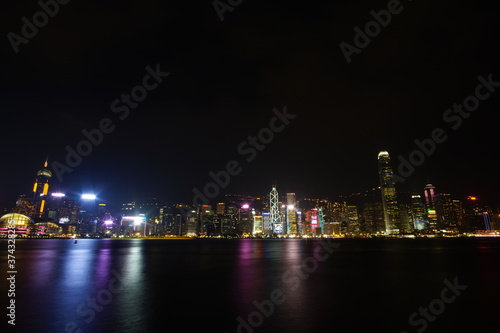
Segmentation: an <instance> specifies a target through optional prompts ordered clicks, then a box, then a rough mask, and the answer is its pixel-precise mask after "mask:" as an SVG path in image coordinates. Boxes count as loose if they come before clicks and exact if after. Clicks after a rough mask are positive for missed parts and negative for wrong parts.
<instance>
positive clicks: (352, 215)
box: [1, 151, 500, 237]
mask: <svg viewBox="0 0 500 333" xmlns="http://www.w3.org/2000/svg"><path fill="white" fill-rule="evenodd" d="M377 161H378V176H379V182H380V184H379V185H380V186H379V187H375V188H371V189H369V190H366V191H364V192H362V193H351V194H348V195H342V196H338V197H336V198H321V199H318V198H307V197H303V196H301V195H300V194H299V195H298V196H297V194H296V193H295V192H285V193H283V192H280V191H278V188H279V187H278V186H277V183H276V181H273V182H272V183H271V185H270V189H269V191H270V192H267V194H264V193H263V194H262V195H259V196H258V197H255V196H251V195H241V194H227V193H223V194H221V192H223V191H224V189H225V187H226V186H227V184H228V183H229V182H230V180H231V176H234V175H237V174H238V172H237V168H236V167H235V165H236V164H234V163H228V168H227V171H220V172H218V173H211V177H212V182H210V183H207V184H206V185H205V186H204V187H203V188H202V190H201V191H200V190H199V189H197V188H194V189H193V193H194V196H193V199H192V201H188V202H183V201H172V202H167V201H164V200H162V199H160V198H139V199H134V200H129V201H126V202H121V203H120V204H117V203H112V202H109V201H107V200H106V198H105V197H102V196H101V195H100V194H99V193H95V192H93V191H87V192H83V193H80V194H77V193H75V192H73V193H71V192H68V193H67V194H66V193H63V192H58V191H53V190H49V189H52V187H51V181H52V180H53V178H54V175H53V173H52V172H51V171H50V170H49V162H48V161H47V160H46V161H45V162H44V164H43V168H42V169H40V170H39V171H38V172H37V173H36V177H35V181H34V183H33V188H32V195H31V196H30V195H26V194H22V195H20V196H19V197H18V199H17V201H16V205H15V208H11V209H7V210H5V209H4V212H5V213H8V214H5V215H4V216H2V217H1V220H2V224H5V223H6V222H5V221H11V220H12V219H14V220H15V221H17V222H16V223H17V224H18V227H17V228H18V231H19V232H20V233H23V234H29V235H35V234H36V235H37V236H44V235H52V236H57V235H70V234H75V235H76V234H86V235H87V236H89V235H92V236H93V237H123V236H129V237H130V236H132V235H135V236H139V235H140V236H142V237H146V236H156V237H158V236H187V237H198V236H201V237H214V236H217V237H221V236H224V237H249V236H254V237H255V236H257V237H261V236H266V237H270V236H281V235H283V236H287V237H288V236H289V237H299V236H300V237H307V236H308V235H310V236H329V237H331V236H335V235H336V236H339V237H340V236H343V237H346V236H348V237H367V236H372V235H387V236H402V235H415V234H417V235H418V234H424V235H426V234H432V235H436V234H440V233H444V234H449V235H458V234H460V233H462V234H465V233H466V232H467V233H471V232H477V231H482V232H486V233H488V232H489V233H491V232H496V230H498V229H499V228H500V225H499V222H500V210H499V207H498V205H497V202H495V203H494V204H493V205H492V204H491V203H488V201H487V200H483V199H482V198H481V199H480V200H479V199H478V197H477V196H468V197H467V198H460V197H457V196H456V195H455V194H450V193H447V192H445V191H440V190H437V189H436V187H435V186H434V185H433V184H430V183H427V184H426V185H425V187H424V188H423V189H422V190H421V191H420V192H418V191H410V192H408V191H401V190H396V187H397V186H396V184H397V181H396V179H397V177H398V175H396V174H395V173H394V172H393V168H392V164H391V158H390V154H389V152H387V151H380V152H379V153H378V155H377ZM280 193H281V195H280ZM2 228H3V227H2ZM2 230H3V229H2Z"/></svg>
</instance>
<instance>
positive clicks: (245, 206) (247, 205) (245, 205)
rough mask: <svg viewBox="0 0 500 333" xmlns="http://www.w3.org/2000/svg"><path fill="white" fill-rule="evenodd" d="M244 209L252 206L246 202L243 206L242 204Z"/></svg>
mask: <svg viewBox="0 0 500 333" xmlns="http://www.w3.org/2000/svg"><path fill="white" fill-rule="evenodd" d="M241 208H242V209H248V208H250V205H249V204H244V205H243V206H241Z"/></svg>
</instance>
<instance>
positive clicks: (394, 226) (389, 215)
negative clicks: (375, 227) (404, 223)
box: [378, 151, 399, 234]
mask: <svg viewBox="0 0 500 333" xmlns="http://www.w3.org/2000/svg"><path fill="white" fill-rule="evenodd" d="M378 174H379V179H380V191H381V195H382V205H383V207H384V220H385V232H386V233H387V234H397V233H398V232H399V227H398V224H399V217H398V201H397V196H396V187H395V186H394V173H393V171H392V167H391V159H390V157H389V153H388V152H387V151H381V152H380V153H379V154H378Z"/></svg>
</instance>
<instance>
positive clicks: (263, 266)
mask: <svg viewBox="0 0 500 333" xmlns="http://www.w3.org/2000/svg"><path fill="white" fill-rule="evenodd" d="M340 242H341V243H342V245H341V247H340V248H339V249H338V250H336V252H335V253H334V254H332V255H331V257H330V258H328V259H327V260H326V261H324V262H320V263H318V268H317V269H316V270H315V271H314V272H312V273H310V274H308V277H307V278H306V279H302V280H300V284H299V285H298V287H297V288H295V289H293V290H292V288H290V287H291V286H290V283H287V282H286V281H284V280H283V273H284V272H286V271H288V270H291V271H294V272H295V271H297V270H300V269H301V263H302V262H303V260H304V259H305V258H307V257H311V256H312V254H313V250H314V248H315V246H316V245H317V243H316V242H315V241H312V240H309V241H304V240H299V239H294V240H292V239H290V240H251V239H242V240H193V241H173V240H169V241H148V240H140V239H135V240H93V239H80V240H79V241H78V244H73V242H72V241H70V240H22V241H19V242H18V243H17V247H16V263H17V268H18V276H17V281H16V282H17V286H18V290H16V302H17V314H18V317H17V320H18V326H17V327H16V329H17V331H19V332H53V333H56V332H57V333H59V332H66V331H67V332H71V331H73V332H77V329H81V333H85V332H164V331H167V330H169V327H170V328H171V326H169V324H168V323H172V322H176V323H180V324H182V325H184V326H185V327H186V330H188V331H191V330H203V329H204V330H210V331H220V332H224V331H225V330H226V331H228V332H230V331H233V332H234V331H235V329H236V326H237V322H236V318H237V317H238V316H241V317H245V316H247V315H248V314H249V313H250V312H252V311H255V306H254V304H253V301H258V302H261V301H263V300H266V299H269V298H270V294H271V292H272V290H274V289H277V288H278V289H281V290H283V291H284V293H285V295H286V301H285V303H283V304H282V305H279V306H276V308H275V311H274V312H273V314H272V316H270V317H269V318H266V320H265V322H264V324H263V325H262V326H261V327H259V328H258V330H256V331H255V332H275V331H286V332H303V331H310V332H324V331H325V330H331V328H332V327H335V328H336V331H340V332H342V331H353V332H355V331H362V330H366V329H373V328H374V327H375V328H377V329H378V328H380V329H384V330H385V331H401V330H403V329H405V328H407V326H408V323H407V318H408V316H409V315H410V314H411V313H412V312H413V311H416V310H418V307H419V306H420V305H422V304H425V303H426V302H427V304H428V302H429V301H430V300H432V299H433V298H435V297H436V293H437V296H439V292H440V290H441V289H442V287H443V284H442V280H443V278H445V277H446V278H448V279H453V278H454V277H455V276H459V277H460V282H461V283H465V284H467V285H470V286H471V287H470V289H469V290H470V292H469V290H467V292H465V293H464V294H463V296H460V300H459V301H457V303H456V304H453V306H450V307H449V308H447V310H446V311H447V313H450V314H449V316H448V317H444V316H443V317H442V318H440V321H439V322H436V323H433V325H434V326H433V328H435V329H440V330H441V331H448V330H449V329H455V330H456V331H460V330H461V329H469V330H472V331H473V330H474V329H477V327H475V326H473V325H478V323H480V324H481V325H484V326H485V329H484V330H483V331H485V332H486V331H491V330H488V328H489V326H487V325H489V322H488V321H487V320H486V321H485V320H482V321H479V322H477V321H475V322H474V324H472V323H473V321H472V320H473V318H475V317H474V315H473V314H474V313H475V312H476V311H478V312H479V313H481V316H482V318H490V317H491V318H494V312H495V311H494V309H497V308H498V299H499V298H500V297H499V296H500V287H499V284H498V283H497V281H498V279H499V278H500V267H499V265H496V264H494V263H495V262H497V261H498V259H499V256H500V246H499V242H498V241H496V242H494V241H490V240H423V241H410V242H407V241H394V242H386V241H379V240H374V241H371V240H368V241H363V240H351V241H349V240H342V241H340ZM5 265H6V262H5V261H3V262H1V263H0V269H2V270H4V271H5V268H6V267H5ZM110 281H115V282H116V283H115V285H114V286H122V287H123V291H122V292H120V293H110V292H109V284H110ZM2 283H3V284H2V287H4V286H6V284H5V282H3V281H2ZM484 288H486V289H487V290H488V292H487V293H482V292H481V293H478V292H474V290H486V289H484ZM107 295H111V297H112V299H111V300H110V301H109V303H106V302H105V303H106V304H104V305H99V304H98V305H99V310H97V309H93V308H92V306H91V305H89V301H92V300H93V299H99V297H101V300H104V301H106V300H108V298H106V297H104V296H107ZM103 297H104V298H103ZM395 304H397V306H395ZM77 309H79V310H80V311H79V312H77ZM89 311H92V312H93V316H91V315H90V312H89ZM360 314H363V318H364V319H363V321H360V320H359V316H360ZM91 317H92V319H91V320H89V319H90V318H91ZM389 317H390V318H391V320H389V321H388V320H386V318H389ZM456 317H458V318H472V319H471V323H470V326H467V325H468V322H463V321H462V322H461V323H459V324H458V323H455V322H454V321H453V318H456ZM86 320H88V321H89V322H86ZM363 322H366V323H368V324H363ZM68 323H69V324H68ZM67 325H69V326H67ZM72 325H73V326H72ZM364 325H366V326H364ZM68 327H69V329H68ZM430 331H432V330H429V332H430Z"/></svg>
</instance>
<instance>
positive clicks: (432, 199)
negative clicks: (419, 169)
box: [424, 184, 438, 230]
mask: <svg viewBox="0 0 500 333" xmlns="http://www.w3.org/2000/svg"><path fill="white" fill-rule="evenodd" d="M424 200H425V208H426V210H427V221H428V222H429V228H430V229H431V230H437V229H438V217H437V213H436V188H435V187H434V186H433V185H432V184H427V185H425V188H424Z"/></svg>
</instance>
